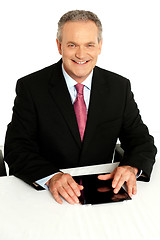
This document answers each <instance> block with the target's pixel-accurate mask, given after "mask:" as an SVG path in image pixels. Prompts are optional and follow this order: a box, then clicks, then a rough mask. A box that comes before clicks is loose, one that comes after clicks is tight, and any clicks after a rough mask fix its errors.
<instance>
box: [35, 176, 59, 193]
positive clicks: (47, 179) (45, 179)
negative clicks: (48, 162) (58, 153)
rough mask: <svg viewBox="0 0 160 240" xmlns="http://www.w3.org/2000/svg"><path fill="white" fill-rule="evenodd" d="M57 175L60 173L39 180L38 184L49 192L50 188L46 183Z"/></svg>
mask: <svg viewBox="0 0 160 240" xmlns="http://www.w3.org/2000/svg"><path fill="white" fill-rule="evenodd" d="M57 173H59V172H56V173H53V174H51V175H49V176H47V177H44V178H41V179H39V180H37V181H36V183H37V184H38V185H40V186H41V187H43V188H44V189H46V190H49V187H48V186H47V185H46V182H48V181H49V180H50V179H51V178H52V177H53V176H54V175H55V174H57Z"/></svg>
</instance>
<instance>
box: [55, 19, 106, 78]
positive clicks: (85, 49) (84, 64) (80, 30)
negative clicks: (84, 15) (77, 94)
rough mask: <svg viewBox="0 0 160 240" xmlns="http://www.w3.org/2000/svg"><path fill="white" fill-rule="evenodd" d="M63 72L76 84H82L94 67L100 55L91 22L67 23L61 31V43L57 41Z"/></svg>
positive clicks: (93, 24) (94, 26)
mask: <svg viewBox="0 0 160 240" xmlns="http://www.w3.org/2000/svg"><path fill="white" fill-rule="evenodd" d="M57 46H58V51H59V53H60V54H61V55H62V61H63V66H64V69H65V71H66V72H67V73H68V75H70V77H72V78H73V79H74V80H75V81H77V82H78V83H81V82H83V81H84V80H85V79H86V78H87V77H88V75H89V74H90V73H91V71H92V69H93V68H94V67H95V65H96V62H97V58H98V55H99V54H100V53H101V48H102V41H100V42H98V28H97V26H96V24H95V23H94V22H93V21H87V22H84V21H78V22H71V21H70V22H67V23H65V24H64V27H63V29H62V41H61V42H59V41H58V40H57Z"/></svg>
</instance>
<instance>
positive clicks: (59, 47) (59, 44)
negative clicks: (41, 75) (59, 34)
mask: <svg viewBox="0 0 160 240" xmlns="http://www.w3.org/2000/svg"><path fill="white" fill-rule="evenodd" d="M56 42H57V48H58V52H59V54H60V55H62V50H61V43H60V42H59V41H58V39H56Z"/></svg>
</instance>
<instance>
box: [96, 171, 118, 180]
mask: <svg viewBox="0 0 160 240" xmlns="http://www.w3.org/2000/svg"><path fill="white" fill-rule="evenodd" d="M113 177H114V173H113V172H112V173H108V174H104V175H99V176H98V179H99V180H109V179H113Z"/></svg>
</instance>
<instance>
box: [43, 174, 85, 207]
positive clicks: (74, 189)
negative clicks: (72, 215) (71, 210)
mask: <svg viewBox="0 0 160 240" xmlns="http://www.w3.org/2000/svg"><path fill="white" fill-rule="evenodd" d="M46 185H47V186H48V187H49V190H50V192H51V193H52V195H53V197H54V199H55V200H56V201H57V202H58V203H60V204H62V203H63V201H62V199H61V198H60V195H61V196H62V197H63V198H64V199H65V200H66V201H67V202H68V203H70V204H75V203H79V199H78V197H79V196H80V195H81V192H80V191H81V190H82V189H83V186H81V185H79V184H77V183H76V182H75V181H74V179H73V178H72V176H71V175H70V174H66V173H57V174H55V175H54V176H53V177H52V178H51V179H50V180H49V181H48V182H47V183H46Z"/></svg>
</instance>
